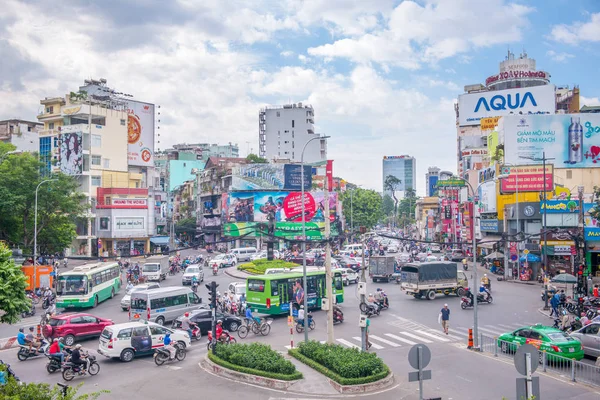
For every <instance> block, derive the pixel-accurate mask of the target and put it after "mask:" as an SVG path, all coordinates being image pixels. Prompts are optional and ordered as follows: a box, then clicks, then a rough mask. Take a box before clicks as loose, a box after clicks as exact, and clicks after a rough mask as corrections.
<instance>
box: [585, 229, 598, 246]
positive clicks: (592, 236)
mask: <svg viewBox="0 0 600 400" xmlns="http://www.w3.org/2000/svg"><path fill="white" fill-rule="evenodd" d="M583 233H584V236H585V240H586V241H590V242H600V228H588V227H585V228H584V229H583Z"/></svg>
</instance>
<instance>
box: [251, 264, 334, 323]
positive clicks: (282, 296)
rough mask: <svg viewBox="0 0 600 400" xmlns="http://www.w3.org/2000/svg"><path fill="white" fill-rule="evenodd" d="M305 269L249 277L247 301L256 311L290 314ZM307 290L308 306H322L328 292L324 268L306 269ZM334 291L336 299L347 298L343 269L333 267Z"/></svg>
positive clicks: (316, 307)
mask: <svg viewBox="0 0 600 400" xmlns="http://www.w3.org/2000/svg"><path fill="white" fill-rule="evenodd" d="M302 282H303V279H302V272H289V273H283V274H271V275H257V276H253V277H249V278H247V279H246V304H247V307H249V308H251V309H252V311H253V312H258V313H261V314H274V315H275V314H289V312H290V301H291V302H293V303H295V296H294V295H295V293H296V290H297V289H298V288H301V287H302V286H303V285H302ZM306 283H307V285H308V291H306V292H305V294H306V296H307V301H308V308H309V309H320V308H321V300H322V299H323V297H325V296H326V285H325V271H311V272H307V273H306ZM333 295H334V297H335V301H336V303H342V302H343V301H344V285H343V282H342V273H341V272H340V271H333Z"/></svg>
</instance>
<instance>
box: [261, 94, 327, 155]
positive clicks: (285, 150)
mask: <svg viewBox="0 0 600 400" xmlns="http://www.w3.org/2000/svg"><path fill="white" fill-rule="evenodd" d="M314 118H315V112H314V110H313V108H312V106H308V105H303V104H302V103H297V104H286V105H283V106H271V107H265V108H263V109H261V110H260V112H259V113H258V142H259V155H260V157H263V158H266V159H267V160H274V159H289V160H291V161H295V162H300V156H301V153H302V149H303V148H304V145H305V144H306V142H308V141H309V140H311V139H312V138H314V137H319V136H320V135H319V134H317V133H315V127H314V123H315V119H314ZM325 160H327V139H321V140H313V141H312V142H311V143H310V144H309V145H308V146H307V147H306V150H305V151H304V162H305V163H316V162H320V161H325Z"/></svg>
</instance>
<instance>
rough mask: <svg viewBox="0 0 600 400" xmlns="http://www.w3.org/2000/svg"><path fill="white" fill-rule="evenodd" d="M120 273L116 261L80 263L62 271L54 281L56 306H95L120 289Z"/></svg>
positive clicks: (110, 297) (111, 296)
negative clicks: (70, 269)
mask: <svg viewBox="0 0 600 400" xmlns="http://www.w3.org/2000/svg"><path fill="white" fill-rule="evenodd" d="M120 275H121V272H120V270H119V264H117V263H116V262H103V263H95V264H88V265H82V266H79V267H75V268H73V270H72V271H70V272H64V273H62V274H60V275H59V276H58V282H57V283H56V294H57V297H56V307H62V308H73V307H81V308H83V307H96V306H97V305H98V303H100V302H102V301H104V300H106V299H112V298H113V297H114V296H115V294H116V293H117V292H118V291H119V290H120V289H121V276H120Z"/></svg>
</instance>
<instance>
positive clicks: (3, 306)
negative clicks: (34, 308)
mask: <svg viewBox="0 0 600 400" xmlns="http://www.w3.org/2000/svg"><path fill="white" fill-rule="evenodd" d="M11 257H12V251H10V249H9V248H8V247H6V245H5V244H4V243H0V323H3V324H14V323H15V322H17V321H19V319H20V318H21V313H22V312H25V311H27V310H29V309H30V308H31V300H29V299H28V298H27V295H26V293H25V288H26V287H27V278H26V277H25V274H23V271H21V269H20V268H19V267H17V266H16V265H15V262H14V261H13V259H12V258H11Z"/></svg>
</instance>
